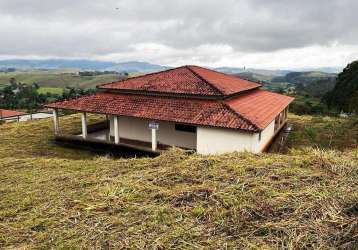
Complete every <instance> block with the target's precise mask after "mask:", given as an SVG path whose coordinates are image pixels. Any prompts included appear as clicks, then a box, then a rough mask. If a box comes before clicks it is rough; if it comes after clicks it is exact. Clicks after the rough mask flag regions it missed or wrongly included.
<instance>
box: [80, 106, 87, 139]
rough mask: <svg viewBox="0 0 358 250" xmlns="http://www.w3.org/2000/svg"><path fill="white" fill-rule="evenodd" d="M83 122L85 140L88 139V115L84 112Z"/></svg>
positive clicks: (82, 115)
mask: <svg viewBox="0 0 358 250" xmlns="http://www.w3.org/2000/svg"><path fill="white" fill-rule="evenodd" d="M81 121H82V137H83V139H87V135H88V134H87V113H86V112H83V113H82V114H81Z"/></svg>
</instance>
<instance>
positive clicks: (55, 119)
mask: <svg viewBox="0 0 358 250" xmlns="http://www.w3.org/2000/svg"><path fill="white" fill-rule="evenodd" d="M52 112H53V124H54V130H55V135H58V134H59V133H60V122H59V119H58V110H57V109H54V110H53V111H52Z"/></svg>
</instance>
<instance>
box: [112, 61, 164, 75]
mask: <svg viewBox="0 0 358 250" xmlns="http://www.w3.org/2000/svg"><path fill="white" fill-rule="evenodd" d="M169 68H170V67H168V66H162V65H158V64H151V63H147V62H136V61H131V62H122V63H116V65H114V66H112V67H108V68H106V70H114V71H118V72H122V71H126V72H128V73H135V72H155V71H161V70H165V69H169Z"/></svg>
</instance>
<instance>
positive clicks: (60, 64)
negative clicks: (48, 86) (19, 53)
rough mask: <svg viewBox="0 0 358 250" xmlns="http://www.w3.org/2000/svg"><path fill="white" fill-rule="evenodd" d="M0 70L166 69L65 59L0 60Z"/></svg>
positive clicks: (140, 64) (123, 63) (154, 66)
mask: <svg viewBox="0 0 358 250" xmlns="http://www.w3.org/2000/svg"><path fill="white" fill-rule="evenodd" d="M0 68H16V69H64V68H77V69H79V70H115V71H118V72H122V71H126V72H128V73H132V72H153V71H159V70H163V69H167V68H168V67H166V66H162V65H157V64H151V63H147V62H136V61H131V62H121V63H116V62H109V61H97V60H66V59H48V60H24V59H11V60H0Z"/></svg>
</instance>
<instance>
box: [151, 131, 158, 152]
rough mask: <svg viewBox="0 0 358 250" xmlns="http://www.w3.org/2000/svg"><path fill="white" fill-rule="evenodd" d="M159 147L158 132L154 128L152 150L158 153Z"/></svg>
mask: <svg viewBox="0 0 358 250" xmlns="http://www.w3.org/2000/svg"><path fill="white" fill-rule="evenodd" d="M157 147H158V141H157V130H156V129H153V128H152V150H153V151H156V150H157Z"/></svg>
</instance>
